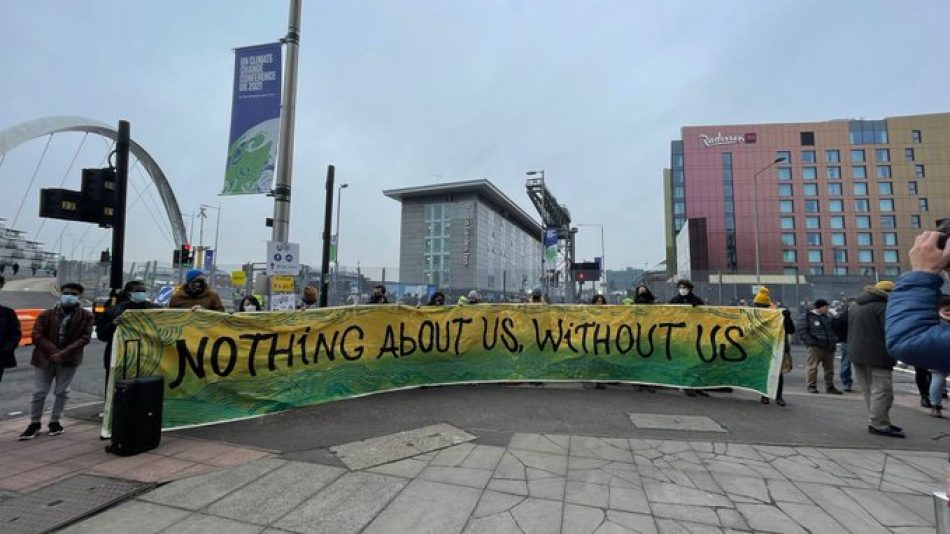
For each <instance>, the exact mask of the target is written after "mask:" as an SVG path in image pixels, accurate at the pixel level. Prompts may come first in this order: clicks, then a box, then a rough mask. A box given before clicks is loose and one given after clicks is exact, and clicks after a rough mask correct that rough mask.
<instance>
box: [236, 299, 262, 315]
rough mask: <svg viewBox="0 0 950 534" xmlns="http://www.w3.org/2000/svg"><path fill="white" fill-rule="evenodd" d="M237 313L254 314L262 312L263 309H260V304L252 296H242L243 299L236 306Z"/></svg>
mask: <svg viewBox="0 0 950 534" xmlns="http://www.w3.org/2000/svg"><path fill="white" fill-rule="evenodd" d="M238 311H241V312H255V311H264V309H263V308H262V307H261V302H260V301H259V300H257V297H255V296H254V295H244V298H242V299H241V303H240V304H238Z"/></svg>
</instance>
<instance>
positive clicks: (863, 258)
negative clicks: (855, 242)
mask: <svg viewBox="0 0 950 534" xmlns="http://www.w3.org/2000/svg"><path fill="white" fill-rule="evenodd" d="M858 263H874V251H873V250H867V249H859V250H858Z"/></svg>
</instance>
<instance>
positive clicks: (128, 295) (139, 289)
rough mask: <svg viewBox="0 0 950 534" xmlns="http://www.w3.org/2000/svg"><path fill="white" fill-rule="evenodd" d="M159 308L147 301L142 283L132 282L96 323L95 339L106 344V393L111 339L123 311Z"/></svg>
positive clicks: (146, 294)
mask: <svg viewBox="0 0 950 534" xmlns="http://www.w3.org/2000/svg"><path fill="white" fill-rule="evenodd" d="M160 307H161V306H159V305H157V304H153V303H152V302H151V301H149V300H148V293H147V292H146V290H145V283H144V282H142V281H141V280H132V281H131V282H128V283H126V284H125V287H123V288H122V292H121V293H119V296H118V298H117V299H116V303H115V305H114V306H112V307H111V308H109V309H108V310H106V311H105V313H103V314H102V315H101V316H100V317H99V319H98V320H97V321H96V337H97V338H99V341H105V342H106V348H105V351H104V352H103V353H102V364H103V366H104V367H105V370H106V383H105V388H106V390H107V391H108V388H109V368H110V367H111V365H110V363H111V361H112V338H113V337H114V336H115V330H116V327H118V326H119V324H120V323H121V322H122V314H123V313H125V310H147V309H150V308H160ZM103 398H105V397H103Z"/></svg>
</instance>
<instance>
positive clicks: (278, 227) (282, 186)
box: [271, 0, 303, 243]
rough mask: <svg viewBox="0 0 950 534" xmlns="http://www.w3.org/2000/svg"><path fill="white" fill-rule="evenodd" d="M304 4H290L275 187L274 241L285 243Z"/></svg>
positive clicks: (291, 1)
mask: <svg viewBox="0 0 950 534" xmlns="http://www.w3.org/2000/svg"><path fill="white" fill-rule="evenodd" d="M302 1H303V0H290V17H289V21H288V23H287V36H286V37H284V39H283V42H284V43H285V44H286V45H287V64H286V66H285V70H284V87H283V96H282V98H281V106H280V107H281V113H280V137H279V145H278V148H277V150H278V156H277V169H276V171H277V178H276V183H275V184H274V230H273V233H272V236H271V240H272V241H276V242H278V243H286V242H287V241H288V239H289V238H290V183H291V180H292V179H293V159H294V114H295V113H296V109H297V49H298V48H299V47H300V8H301V3H302Z"/></svg>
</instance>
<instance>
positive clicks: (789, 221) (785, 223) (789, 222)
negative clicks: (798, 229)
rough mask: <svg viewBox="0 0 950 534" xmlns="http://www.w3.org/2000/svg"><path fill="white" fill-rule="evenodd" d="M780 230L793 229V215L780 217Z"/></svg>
mask: <svg viewBox="0 0 950 534" xmlns="http://www.w3.org/2000/svg"><path fill="white" fill-rule="evenodd" d="M780 223H781V227H782V230H794V229H795V217H782V218H781V220H780Z"/></svg>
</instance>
